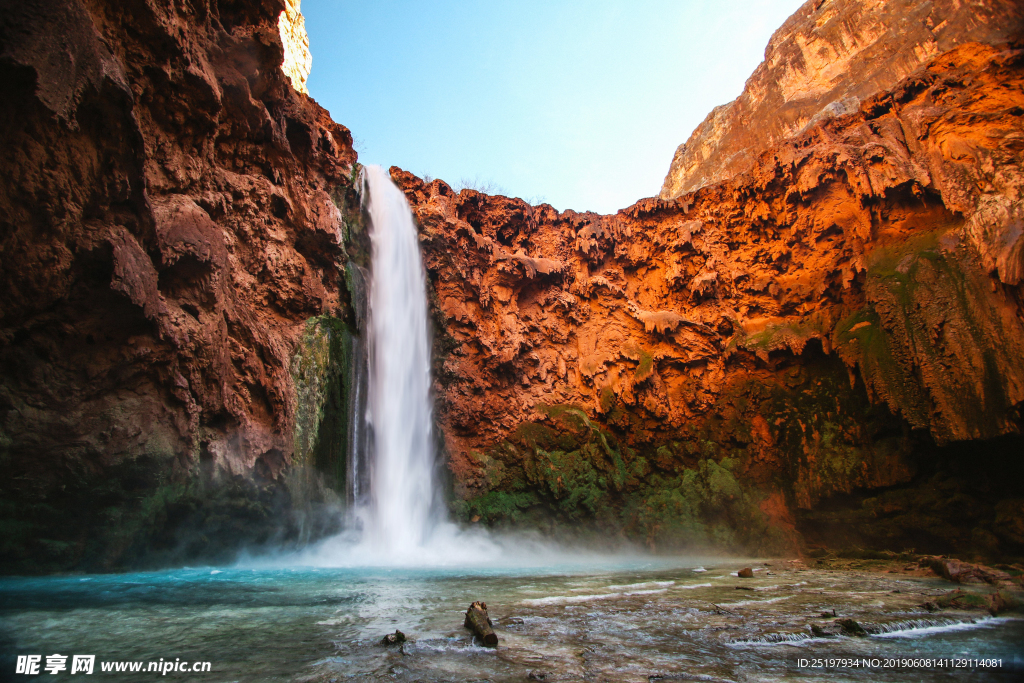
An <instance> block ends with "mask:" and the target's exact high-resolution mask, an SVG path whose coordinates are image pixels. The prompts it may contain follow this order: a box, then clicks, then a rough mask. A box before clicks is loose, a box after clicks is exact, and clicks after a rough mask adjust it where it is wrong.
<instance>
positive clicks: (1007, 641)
mask: <svg viewBox="0 0 1024 683" xmlns="http://www.w3.org/2000/svg"><path fill="white" fill-rule="evenodd" d="M770 562H771V565H772V566H770V567H765V566H759V567H758V569H759V570H758V571H757V572H755V576H754V578H753V579H739V578H737V577H735V576H733V575H732V572H735V571H736V570H737V569H738V568H740V567H742V566H744V565H745V564H747V565H749V564H750V563H742V562H738V561H734V560H732V561H718V562H714V561H710V560H705V561H701V562H699V563H698V562H697V561H696V560H693V559H690V560H683V559H675V560H673V559H664V558H662V559H657V560H654V559H635V558H634V559H624V560H607V559H605V560H602V561H599V562H598V561H594V560H592V561H590V563H589V565H588V566H581V565H579V564H576V565H573V564H569V563H561V564H556V565H551V566H548V567H531V568H529V569H524V570H522V571H518V572H516V571H512V572H510V571H498V570H490V569H474V570H472V571H469V572H460V571H457V570H452V569H429V570H427V569H423V570H416V569H402V568H380V569H373V568H365V567H364V568H345V569H330V568H323V567H320V568H261V567H256V568H239V567H236V568H230V569H212V568H203V569H198V568H193V569H179V570H172V571H163V572H153V573H134V574H119V575H92V576H65V577H45V578H8V579H3V580H0V647H2V652H3V653H4V659H3V661H2V662H0V667H2V673H0V680H7V679H10V680H29V679H30V677H29V676H24V675H14V674H12V673H11V672H13V671H14V668H15V658H14V656H15V655H19V654H20V655H24V654H40V655H44V660H43V662H44V664H45V655H48V654H53V653H60V654H65V655H71V654H95V655H96V661H97V664H96V673H95V674H94V675H92V676H75V677H71V676H69V675H67V672H64V673H62V674H59V675H56V676H54V675H50V674H45V673H43V674H42V675H40V676H39V678H40V679H41V680H68V679H74V680H83V681H89V680H95V679H96V678H99V679H103V678H110V679H117V680H123V681H131V680H140V681H152V680H155V679H156V678H162V676H160V675H159V674H156V673H142V674H134V675H133V674H130V673H119V674H114V673H102V672H101V671H100V662H104V661H127V660H137V661H144V662H149V661H158V660H160V659H161V658H163V659H164V660H171V661H173V660H175V659H176V658H180V659H181V660H184V661H196V660H199V661H209V662H211V671H210V672H209V673H195V674H193V673H175V672H171V673H168V674H167V675H166V678H169V679H174V680H197V681H208V682H211V683H212V682H214V681H349V680H358V681H364V680H365V681H374V680H381V681H392V680H393V681H525V680H531V679H529V678H528V676H530V675H531V674H532V675H533V677H534V678H533V679H532V680H546V681H578V680H587V681H644V682H646V681H651V680H707V681H772V680H779V679H786V680H820V679H822V678H828V679H829V680H834V681H905V680H913V681H948V680H1020V679H1021V678H1024V620H1020V619H1016V618H992V617H989V616H988V615H987V614H984V613H981V612H964V611H958V610H946V611H943V612H938V613H935V614H930V613H928V612H926V611H924V610H923V609H922V608H921V607H919V605H920V604H921V603H923V602H924V601H925V600H927V599H930V598H931V597H933V596H935V595H938V594H941V593H943V592H946V591H948V590H950V589H951V586H950V584H948V583H946V582H943V581H941V580H939V579H927V578H911V577H907V576H901V575H894V574H882V573H869V572H858V571H842V572H834V571H827V570H816V569H803V568H802V567H801V566H800V565H790V564H787V563H785V562H779V561H770ZM755 566H756V565H755ZM699 569H706V571H695V570H699ZM737 586H743V587H744V588H748V589H751V590H737V588H736V587H737ZM894 591H899V592H894ZM473 600H484V601H486V602H487V603H488V607H489V610H490V615H491V618H492V620H493V621H494V624H495V628H496V631H497V633H498V635H499V637H500V639H501V642H500V645H499V647H498V648H497V650H493V649H487V648H482V647H477V646H475V645H474V644H473V642H472V639H471V638H470V636H469V634H468V632H466V631H465V630H464V629H463V628H462V619H463V614H464V612H465V609H466V607H467V606H468V605H469V603H470V602H471V601H473ZM833 609H835V610H836V614H837V615H838V616H840V617H852V618H853V619H856V620H857V621H858V622H859V623H861V625H862V626H863V627H864V628H865V629H866V630H867V631H868V632H869V633H871V634H872V635H869V636H868V637H864V638H851V637H837V638H814V637H812V635H811V631H810V624H812V623H818V624H825V623H828V622H831V621H832V618H831V617H830V618H828V619H825V618H822V617H821V613H822V612H823V611H828V612H829V613H831V611H832V610H833ZM396 628H398V629H401V630H402V631H403V632H405V633H406V634H407V635H408V636H409V638H410V642H408V643H406V645H405V646H404V647H402V648H392V649H387V648H384V647H381V646H379V645H377V644H376V643H377V642H378V641H379V640H380V639H381V637H382V636H383V635H384V634H386V633H389V632H393V631H394V630H395V629H396ZM890 657H896V658H918V659H921V658H933V659H935V658H961V657H962V658H968V659H971V660H974V659H985V658H989V659H991V658H994V659H1001V660H1002V668H1000V669H985V668H981V667H979V666H976V665H972V666H967V667H966V668H953V667H952V666H936V665H935V664H934V663H933V664H932V665H931V666H925V667H917V668H896V669H893V668H884V666H883V665H884V664H885V663H886V662H884V659H885V658H890ZM828 658H857V659H862V658H879V659H880V660H882V661H880V662H868V664H869V666H867V667H858V668H852V667H847V668H833V669H830V670H823V669H815V668H812V667H811V666H809V664H810V663H813V661H814V660H816V659H828ZM801 659H805V660H809V664H808V665H807V666H801V665H800V662H799V660H801ZM68 661H69V662H70V658H69V660H68ZM960 663H961V664H963V663H964V662H960ZM69 668H70V667H69Z"/></svg>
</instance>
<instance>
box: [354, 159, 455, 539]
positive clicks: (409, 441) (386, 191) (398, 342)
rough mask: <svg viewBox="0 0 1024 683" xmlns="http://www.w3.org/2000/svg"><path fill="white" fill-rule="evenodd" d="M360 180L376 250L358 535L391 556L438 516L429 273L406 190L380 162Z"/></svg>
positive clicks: (418, 536)
mask: <svg viewBox="0 0 1024 683" xmlns="http://www.w3.org/2000/svg"><path fill="white" fill-rule="evenodd" d="M363 182H364V184H365V185H364V191H365V192H366V193H368V194H369V215H370V221H371V224H372V230H371V233H370V239H371V243H372V249H373V267H372V278H371V283H370V292H369V301H370V311H369V323H370V330H369V341H370V349H369V367H370V373H369V395H368V397H367V398H368V400H367V421H368V423H369V427H370V429H371V430H372V439H371V441H372V448H373V455H372V457H371V458H370V463H371V464H370V492H369V509H368V510H366V511H364V530H363V533H364V535H365V537H364V542H366V543H367V544H368V545H369V546H370V547H371V548H372V549H373V550H374V551H376V552H377V553H381V554H384V555H390V556H394V555H399V554H404V553H406V552H409V551H413V550H415V549H416V548H418V547H421V546H422V545H423V544H424V543H425V542H426V540H427V539H428V537H429V536H430V534H431V532H432V530H433V529H434V527H435V526H436V525H437V523H438V522H439V520H440V517H441V515H440V513H439V510H438V506H436V505H435V485H434V479H435V477H434V449H433V437H432V434H431V431H432V426H431V423H432V416H431V407H430V343H429V328H428V323H427V294H426V275H425V273H424V270H423V261H422V259H421V257H420V246H419V241H418V240H417V236H416V227H415V225H414V224H413V218H412V212H411V211H410V209H409V204H408V202H407V201H406V199H405V195H404V194H402V191H401V190H400V189H398V187H396V186H395V184H394V183H392V182H391V178H390V177H388V174H387V172H386V171H385V170H384V169H383V168H381V167H380V166H367V167H365V168H364V171H363ZM364 196H365V194H364Z"/></svg>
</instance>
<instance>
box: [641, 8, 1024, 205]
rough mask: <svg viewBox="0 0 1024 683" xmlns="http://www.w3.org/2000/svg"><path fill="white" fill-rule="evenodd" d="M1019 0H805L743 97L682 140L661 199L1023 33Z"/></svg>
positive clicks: (720, 176) (747, 164)
mask: <svg viewBox="0 0 1024 683" xmlns="http://www.w3.org/2000/svg"><path fill="white" fill-rule="evenodd" d="M1022 18H1024V10H1022V9H1021V5H1020V3H1019V2H1016V0H986V1H985V2H961V1H960V0H933V1H931V2H913V1H907V0H808V1H807V2H805V3H804V4H803V6H802V7H800V9H798V10H797V11H796V12H795V13H794V14H793V16H791V17H790V18H789V19H788V20H787V21H786V23H785V24H783V25H782V26H781V27H780V28H779V29H778V30H777V31H776V32H775V34H774V35H773V36H772V39H771V41H770V42H769V43H768V47H767V48H766V49H765V54H764V62H762V63H761V65H760V66H759V67H758V68H757V69H756V70H755V71H754V73H753V75H751V76H750V78H749V79H748V80H747V84H746V87H745V88H744V89H743V93H742V94H741V95H740V96H739V97H738V98H737V99H735V100H733V101H732V102H729V103H728V104H724V105H722V106H720V107H716V108H715V109H714V110H712V112H711V113H710V114H708V116H707V118H706V119H705V120H704V122H703V123H701V124H700V126H698V127H697V129H696V130H694V131H693V134H691V135H690V139H689V140H687V141H686V142H685V143H683V144H682V145H680V146H679V148H678V149H677V150H676V153H675V156H674V157H673V159H672V165H671V167H670V169H669V171H668V175H667V176H666V177H665V183H664V185H663V186H662V188H661V195H660V196H661V198H662V199H672V198H674V197H678V196H680V195H682V194H684V193H686V192H692V191H693V190H696V189H698V188H701V187H704V186H705V185H710V184H713V183H716V182H718V181H720V180H724V179H727V178H731V177H733V176H735V175H736V174H737V173H741V172H743V171H746V170H748V169H750V168H752V167H753V166H754V165H755V163H756V162H757V157H758V155H760V154H762V153H765V152H770V150H771V148H772V147H773V146H774V145H776V144H777V143H779V142H782V141H783V140H785V139H787V138H790V137H792V136H794V135H798V134H800V133H801V132H803V131H806V130H807V129H808V128H809V127H810V126H812V125H813V124H814V123H815V122H817V121H819V120H821V119H825V118H829V117H834V116H842V115H843V114H847V113H850V112H854V111H856V110H857V109H858V108H859V107H860V104H861V102H862V101H863V100H864V99H866V98H868V97H871V96H872V95H875V94H876V93H879V92H882V91H886V90H889V89H890V88H892V87H893V86H894V85H895V84H896V83H897V82H898V81H899V80H901V79H903V78H905V77H906V76H908V75H910V74H911V73H913V72H914V71H916V70H917V69H919V68H920V67H922V66H923V65H924V64H926V63H928V62H929V61H931V60H932V59H934V58H935V57H937V56H938V55H939V54H942V53H943V52H946V51H948V50H951V49H953V48H954V47H956V46H958V45H961V44H963V43H968V42H972V41H977V42H984V43H990V44H994V43H1000V42H1005V41H1007V40H1010V39H1012V38H1013V36H1014V34H1015V32H1017V31H1019V30H1020V25H1021V21H1022Z"/></svg>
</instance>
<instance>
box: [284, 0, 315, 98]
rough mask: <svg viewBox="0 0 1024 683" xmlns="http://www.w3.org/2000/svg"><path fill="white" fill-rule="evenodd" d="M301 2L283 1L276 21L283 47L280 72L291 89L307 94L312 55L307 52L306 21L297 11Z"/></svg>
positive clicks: (294, 0) (293, 0) (295, 0)
mask: <svg viewBox="0 0 1024 683" xmlns="http://www.w3.org/2000/svg"><path fill="white" fill-rule="evenodd" d="M301 1H302V0H285V8H284V11H283V12H281V17H280V18H279V19H278V21H277V26H278V28H279V29H280V31H281V45H282V46H283V47H284V62H282V63H281V70H282V71H284V73H285V75H286V76H288V78H289V80H291V82H292V87H293V88H295V89H296V90H298V91H299V92H301V93H304V94H306V95H308V94H309V90H307V89H306V79H307V78H309V71H310V69H312V68H313V55H312V54H310V52H309V36H308V35H306V19H305V17H303V16H302V12H300V11H299V4H300V3H301Z"/></svg>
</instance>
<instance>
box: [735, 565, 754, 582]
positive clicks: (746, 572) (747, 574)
mask: <svg viewBox="0 0 1024 683" xmlns="http://www.w3.org/2000/svg"><path fill="white" fill-rule="evenodd" d="M736 575H737V576H739V577H740V578H741V579H752V578H754V570H753V569H751V568H750V567H744V568H743V569H741V570H739V572H737V574H736Z"/></svg>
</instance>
